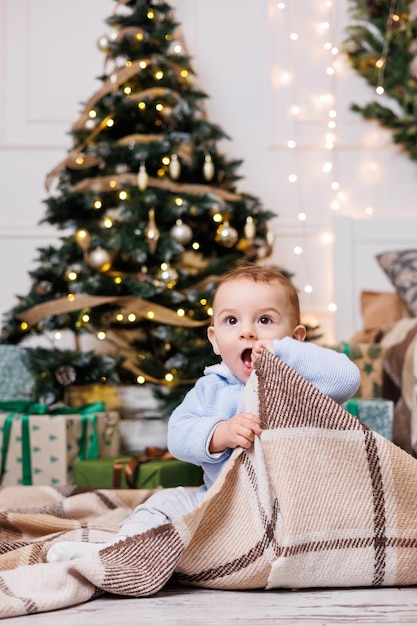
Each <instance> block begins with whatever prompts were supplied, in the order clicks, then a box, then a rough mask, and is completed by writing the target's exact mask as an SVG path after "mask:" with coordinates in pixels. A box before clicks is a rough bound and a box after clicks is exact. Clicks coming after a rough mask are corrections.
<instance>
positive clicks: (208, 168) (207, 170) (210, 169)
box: [203, 154, 214, 181]
mask: <svg viewBox="0 0 417 626" xmlns="http://www.w3.org/2000/svg"><path fill="white" fill-rule="evenodd" d="M203 176H204V178H205V180H207V181H210V180H211V179H212V178H213V176H214V163H213V161H212V158H211V154H206V156H205V157H204V165H203Z"/></svg>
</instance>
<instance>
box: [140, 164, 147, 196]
mask: <svg viewBox="0 0 417 626" xmlns="http://www.w3.org/2000/svg"><path fill="white" fill-rule="evenodd" d="M148 181H149V176H148V172H147V171H146V167H145V164H144V163H141V164H140V166H139V172H138V187H139V191H145V189H146V188H147V186H148Z"/></svg>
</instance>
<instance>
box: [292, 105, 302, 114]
mask: <svg viewBox="0 0 417 626" xmlns="http://www.w3.org/2000/svg"><path fill="white" fill-rule="evenodd" d="M290 111H291V115H298V114H299V113H300V107H299V106H298V105H296V104H293V105H292V107H291V108H290Z"/></svg>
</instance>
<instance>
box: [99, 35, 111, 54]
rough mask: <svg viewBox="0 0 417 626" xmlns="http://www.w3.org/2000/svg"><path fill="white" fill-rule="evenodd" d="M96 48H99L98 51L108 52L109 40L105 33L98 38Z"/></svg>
mask: <svg viewBox="0 0 417 626" xmlns="http://www.w3.org/2000/svg"><path fill="white" fill-rule="evenodd" d="M97 48H98V49H99V50H100V52H104V53H105V54H107V53H108V52H110V41H109V38H108V37H107V35H102V36H101V37H99V38H98V40H97Z"/></svg>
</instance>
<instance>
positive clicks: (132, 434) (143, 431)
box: [120, 418, 168, 455]
mask: <svg viewBox="0 0 417 626" xmlns="http://www.w3.org/2000/svg"><path fill="white" fill-rule="evenodd" d="M167 440H168V420H166V419H140V418H139V419H138V418H134V419H122V420H121V421H120V451H121V453H122V454H125V455H127V454H134V453H135V452H137V451H138V450H145V448H148V447H149V446H156V447H158V448H162V449H163V448H166V447H167Z"/></svg>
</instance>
